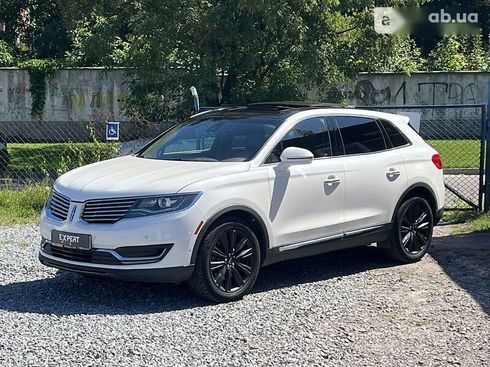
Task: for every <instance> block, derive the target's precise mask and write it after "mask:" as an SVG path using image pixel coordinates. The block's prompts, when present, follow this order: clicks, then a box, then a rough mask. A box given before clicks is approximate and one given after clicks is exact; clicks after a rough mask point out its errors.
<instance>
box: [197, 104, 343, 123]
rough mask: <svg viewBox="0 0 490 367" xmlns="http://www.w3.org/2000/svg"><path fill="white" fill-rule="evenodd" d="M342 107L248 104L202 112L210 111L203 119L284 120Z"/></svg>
mask: <svg viewBox="0 0 490 367" xmlns="http://www.w3.org/2000/svg"><path fill="white" fill-rule="evenodd" d="M343 107H344V106H343V105H340V104H333V103H308V102H260V103H250V104H248V105H246V106H236V107H224V106H223V107H216V108H214V107H207V108H206V107H204V108H203V109H202V110H203V111H206V110H207V111H210V112H208V113H206V114H205V115H203V117H206V118H209V117H215V118H226V117H232V118H233V117H234V118H240V117H241V118H246V117H268V118H271V117H272V118H274V117H276V118H280V119H285V118H287V117H289V116H291V115H293V114H295V113H297V112H300V111H306V110H311V109H314V108H343Z"/></svg>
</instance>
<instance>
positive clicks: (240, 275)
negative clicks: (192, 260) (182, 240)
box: [189, 218, 260, 302]
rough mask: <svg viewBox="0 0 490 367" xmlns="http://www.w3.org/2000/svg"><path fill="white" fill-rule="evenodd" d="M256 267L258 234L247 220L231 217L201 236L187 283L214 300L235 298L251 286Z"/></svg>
mask: <svg viewBox="0 0 490 367" xmlns="http://www.w3.org/2000/svg"><path fill="white" fill-rule="evenodd" d="M259 268H260V247H259V241H258V239H257V236H256V235H255V234H254V232H253V231H252V230H251V229H250V228H249V227H248V226H247V225H246V223H244V222H242V221H241V220H240V219H238V218H230V219H228V220H226V221H225V222H224V223H222V224H219V225H218V226H216V227H215V228H214V229H212V230H211V231H210V232H209V233H207V234H206V236H205V237H204V240H203V242H202V244H201V246H200V248H199V252H198V254H197V258H196V264H195V269H194V273H193V274H192V277H191V279H190V281H189V286H190V288H191V289H192V290H193V291H194V292H195V293H196V294H198V295H199V296H201V297H203V298H206V299H208V300H211V301H214V302H229V301H235V300H238V299H240V298H242V297H243V296H244V295H245V294H247V293H248V292H249V291H250V289H251V288H252V287H253V285H254V284H255V281H256V279H257V275H258V273H259Z"/></svg>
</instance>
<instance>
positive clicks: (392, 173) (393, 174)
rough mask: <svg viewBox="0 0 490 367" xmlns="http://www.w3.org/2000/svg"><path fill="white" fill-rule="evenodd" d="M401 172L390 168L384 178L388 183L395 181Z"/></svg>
mask: <svg viewBox="0 0 490 367" xmlns="http://www.w3.org/2000/svg"><path fill="white" fill-rule="evenodd" d="M401 174H402V173H401V171H400V170H397V169H396V168H390V169H389V170H388V172H386V178H387V179H388V181H395V180H396V179H397V178H398V177H400V175H401Z"/></svg>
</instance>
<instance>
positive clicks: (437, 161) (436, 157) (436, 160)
mask: <svg viewBox="0 0 490 367" xmlns="http://www.w3.org/2000/svg"><path fill="white" fill-rule="evenodd" d="M432 163H434V166H436V167H437V169H442V158H441V155H440V154H434V155H433V156H432Z"/></svg>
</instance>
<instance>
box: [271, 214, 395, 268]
mask: <svg viewBox="0 0 490 367" xmlns="http://www.w3.org/2000/svg"><path fill="white" fill-rule="evenodd" d="M392 228H393V223H387V224H383V225H380V226H376V227H370V228H365V229H361V230H356V231H351V232H346V233H344V234H343V235H337V236H331V237H326V238H324V239H319V240H314V241H305V242H302V243H298V244H291V245H285V246H280V247H274V248H271V249H269V250H268V251H267V254H266V257H265V260H264V262H263V264H262V266H267V265H270V264H274V263H277V262H280V261H285V260H291V259H298V258H301V257H307V256H314V255H319V254H323V253H326V252H331V251H336V250H343V249H347V248H352V247H360V246H364V245H368V244H370V243H373V242H381V241H385V240H387V239H388V237H390V235H391V230H392Z"/></svg>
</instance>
